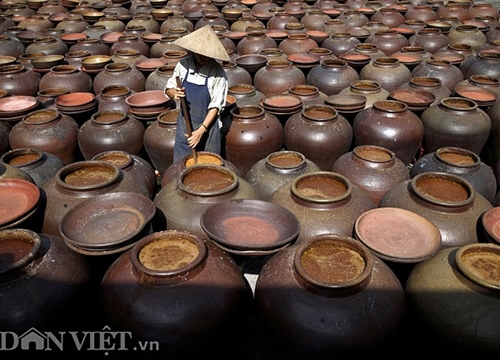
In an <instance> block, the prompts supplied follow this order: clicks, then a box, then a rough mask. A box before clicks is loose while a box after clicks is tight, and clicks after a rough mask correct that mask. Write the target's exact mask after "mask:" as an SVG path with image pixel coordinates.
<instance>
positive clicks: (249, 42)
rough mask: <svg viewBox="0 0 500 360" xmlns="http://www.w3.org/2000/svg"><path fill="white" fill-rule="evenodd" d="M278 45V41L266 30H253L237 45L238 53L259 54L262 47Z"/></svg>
mask: <svg viewBox="0 0 500 360" xmlns="http://www.w3.org/2000/svg"><path fill="white" fill-rule="evenodd" d="M273 47H278V44H276V41H275V40H274V39H273V38H272V37H270V36H267V34H266V33H265V32H264V31H251V32H249V33H248V34H247V36H246V37H244V38H243V39H241V40H240V41H239V42H238V44H237V45H236V52H237V53H238V55H245V54H258V53H259V52H260V51H261V50H262V49H267V48H273Z"/></svg>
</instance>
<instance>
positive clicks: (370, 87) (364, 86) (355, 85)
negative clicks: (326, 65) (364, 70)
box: [351, 80, 382, 93]
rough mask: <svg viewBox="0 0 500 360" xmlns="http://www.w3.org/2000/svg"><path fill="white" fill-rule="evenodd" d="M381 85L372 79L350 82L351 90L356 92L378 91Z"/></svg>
mask: <svg viewBox="0 0 500 360" xmlns="http://www.w3.org/2000/svg"><path fill="white" fill-rule="evenodd" d="M381 89H382V86H381V84H380V83H379V82H377V81H372V80H359V81H354V82H352V83H351V91H353V92H357V93H367V92H368V93H375V92H380V91H381Z"/></svg>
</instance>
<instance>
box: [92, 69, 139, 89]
mask: <svg viewBox="0 0 500 360" xmlns="http://www.w3.org/2000/svg"><path fill="white" fill-rule="evenodd" d="M145 83H146V77H145V76H144V74H143V73H142V72H141V71H140V70H138V69H137V68H135V67H134V66H132V65H130V64H127V63H118V64H117V63H111V64H108V65H106V66H105V67H104V70H102V71H101V72H99V73H98V74H97V75H96V76H95V78H94V81H93V89H94V94H99V93H100V92H101V91H102V89H104V88H105V87H106V86H109V85H122V86H127V87H128V88H129V89H130V90H133V91H136V92H141V91H144V85H145Z"/></svg>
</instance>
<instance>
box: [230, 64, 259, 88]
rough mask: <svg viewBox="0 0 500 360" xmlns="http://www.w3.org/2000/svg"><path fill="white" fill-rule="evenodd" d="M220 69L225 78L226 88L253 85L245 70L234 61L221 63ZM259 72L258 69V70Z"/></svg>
mask: <svg viewBox="0 0 500 360" xmlns="http://www.w3.org/2000/svg"><path fill="white" fill-rule="evenodd" d="M222 68H223V69H224V72H225V73H226V76H227V83H228V87H229V88H230V87H231V86H234V85H239V84H248V85H252V84H253V77H252V75H250V73H249V72H248V70H247V69H244V68H242V67H241V66H238V64H236V63H235V62H234V61H228V62H224V63H222ZM259 70H260V69H259Z"/></svg>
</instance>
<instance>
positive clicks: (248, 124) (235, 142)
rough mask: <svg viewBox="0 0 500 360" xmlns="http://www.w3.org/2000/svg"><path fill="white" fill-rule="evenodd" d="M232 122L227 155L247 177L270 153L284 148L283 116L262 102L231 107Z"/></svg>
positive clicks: (225, 143)
mask: <svg viewBox="0 0 500 360" xmlns="http://www.w3.org/2000/svg"><path fill="white" fill-rule="evenodd" d="M231 121H232V122H231V126H230V128H229V131H228V133H227V134H226V136H225V140H224V153H225V156H224V157H225V158H226V159H227V160H228V161H230V162H231V163H233V164H234V165H235V166H236V167H237V168H238V169H239V171H240V173H241V176H242V177H245V175H246V173H247V171H248V170H249V169H250V168H251V167H252V166H253V165H254V164H255V163H256V162H257V161H259V160H261V159H263V158H264V157H266V156H267V155H269V154H271V153H273V152H275V151H279V150H281V148H282V146H283V140H284V130H283V126H282V125H281V122H280V121H279V119H278V118H277V117H276V116H274V115H272V114H270V113H267V112H266V111H264V108H262V107H260V106H258V105H245V106H241V107H240V106H238V107H235V108H233V109H231Z"/></svg>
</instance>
